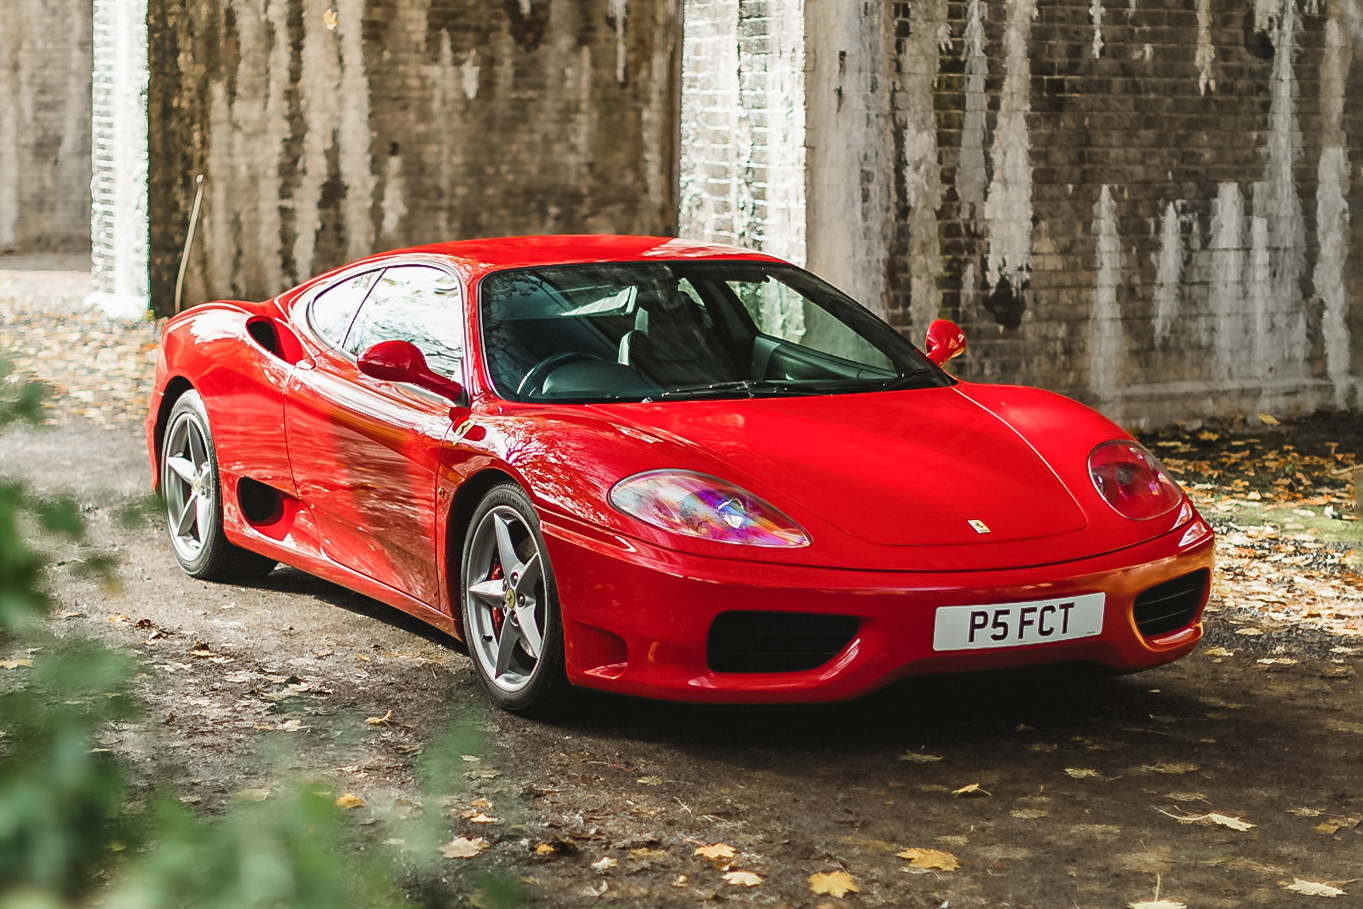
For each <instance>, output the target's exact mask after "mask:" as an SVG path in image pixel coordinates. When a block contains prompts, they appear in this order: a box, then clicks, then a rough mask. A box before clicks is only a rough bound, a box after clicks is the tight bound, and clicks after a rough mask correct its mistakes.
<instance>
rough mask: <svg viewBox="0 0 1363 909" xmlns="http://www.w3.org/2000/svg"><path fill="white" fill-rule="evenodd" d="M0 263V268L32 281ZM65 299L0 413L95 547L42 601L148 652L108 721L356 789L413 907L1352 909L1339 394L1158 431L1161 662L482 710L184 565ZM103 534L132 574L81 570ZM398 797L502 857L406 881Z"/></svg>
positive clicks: (211, 768) (1350, 545) (136, 406)
mask: <svg viewBox="0 0 1363 909" xmlns="http://www.w3.org/2000/svg"><path fill="white" fill-rule="evenodd" d="M4 264H5V263H3V262H0V288H6V287H12V286H14V285H12V284H9V283H6V282H10V281H20V282H22V280H24V278H25V276H20V278H18V279H16V278H14V277H12V275H13V271H12V270H11V271H8V272H7V271H4V270H3V268H2V266H3V265H4ZM35 273H41V272H40V271H36V270H30V272H29V275H28V277H31V275H32V274H35ZM69 277H70V276H68V278H69ZM37 283H39V284H43V280H42V279H38V280H37ZM28 286H30V287H31V286H32V285H31V284H30V285H28ZM44 286H48V287H53V286H56V285H55V282H48V283H46V284H44ZM73 286H74V285H73ZM10 292H11V293H16V294H18V295H20V296H22V293H21V292H18V291H10ZM80 293H81V292H80V290H79V289H78V288H76V289H74V290H72V291H71V293H70V295H69V296H64V297H61V299H59V300H56V301H55V302H54V301H53V300H51V299H50V300H48V301H47V302H46V303H43V304H42V305H39V304H38V303H35V302H33V301H32V300H31V299H30V300H27V301H25V302H22V303H18V302H13V301H11V302H8V303H6V302H3V301H0V319H2V320H3V323H0V324H3V325H4V334H3V336H2V337H3V340H2V341H0V346H3V347H5V348H7V349H8V350H9V351H11V352H14V353H16V354H17V361H18V365H19V368H20V371H21V372H22V373H24V374H29V375H36V376H38V377H40V378H43V379H44V380H45V381H49V382H51V383H52V384H54V385H56V386H57V387H58V389H60V390H63V392H64V393H63V394H62V396H61V397H59V398H58V399H57V400H56V402H55V404H54V406H53V408H52V409H51V411H50V415H51V425H50V426H49V427H47V428H46V429H45V430H23V431H16V432H10V433H7V434H5V435H3V436H0V472H4V473H12V474H18V475H21V476H24V477H25V478H27V479H28V480H29V481H30V482H31V483H32V484H33V485H34V486H35V487H37V488H38V489H41V490H45V491H50V492H54V493H55V492H65V493H68V494H72V495H75V496H76V497H77V498H78V499H79V500H80V501H81V503H82V504H83V507H84V508H85V511H86V514H87V516H88V517H89V520H90V525H91V533H90V538H89V540H88V541H87V542H86V543H85V544H83V545H82V546H79V547H77V546H68V547H65V548H58V549H56V550H54V552H53V557H54V559H55V560H56V564H55V565H54V567H53V570H52V576H51V577H52V582H51V583H52V589H53V593H54V596H55V598H56V600H57V602H58V609H59V614H60V615H59V617H58V618H56V619H54V621H55V622H56V624H57V627H58V629H59V630H61V631H62V632H63V633H65V634H70V635H96V636H98V637H100V638H102V639H104V640H107V641H109V642H110V643H112V644H116V645H118V646H121V647H124V648H126V649H128V650H129V651H130V652H132V653H134V654H136V655H137V656H138V659H139V661H140V665H141V666H142V671H141V674H140V675H139V685H140V689H141V693H142V696H143V697H144V699H145V701H146V703H147V711H146V715H145V717H144V718H143V719H141V720H139V721H136V722H130V723H124V724H118V725H116V726H114V727H111V728H109V729H108V730H106V732H105V734H104V735H103V736H102V739H101V742H102V744H103V746H104V747H108V748H110V749H112V750H114V751H115V752H117V753H119V754H120V755H121V756H123V757H124V758H125V759H126V760H127V761H128V763H129V765H130V766H132V767H133V768H134V770H135V771H136V773H137V774H138V775H139V778H140V779H142V780H144V781H145V782H146V783H147V784H150V783H151V782H152V781H154V780H155V781H162V782H164V783H166V784H167V785H169V786H170V787H171V789H172V791H173V792H174V793H175V794H176V795H178V796H179V797H180V798H181V799H182V800H184V801H185V802H187V803H189V804H193V805H196V806H199V807H200V808H201V809H202V810H203V811H205V812H209V813H216V812H221V811H225V810H229V806H230V804H231V802H232V801H233V800H234V799H236V798H240V797H243V795H244V794H245V795H246V797H256V796H259V795H260V794H261V793H262V792H266V791H275V790H277V789H278V788H279V787H280V786H281V785H282V781H283V780H284V779H285V778H286V777H287V776H289V775H290V774H302V775H304V776H306V777H308V778H313V779H323V780H326V781H328V782H329V783H331V784H332V785H333V786H334V787H335V788H336V789H337V791H338V792H342V791H343V792H349V793H353V794H354V795H356V796H358V797H359V799H360V800H362V801H363V802H364V804H363V805H361V806H359V807H356V808H355V809H354V810H353V812H352V816H353V817H354V819H355V821H356V823H355V825H354V830H355V838H356V841H357V844H358V845H362V846H364V847H365V848H370V849H390V850H391V851H392V855H393V862H394V863H395V865H396V866H397V867H398V868H399V869H401V870H402V871H403V873H404V874H406V875H407V879H408V880H409V881H410V886H411V888H412V895H413V897H414V898H415V899H419V900H421V901H423V902H424V903H425V904H428V905H469V904H472V905H485V904H486V902H487V900H486V899H485V898H483V897H480V896H479V891H478V888H479V886H480V884H479V883H478V875H479V874H481V873H483V872H485V871H487V870H489V869H491V870H497V871H500V872H503V873H505V874H507V875H509V876H510V877H512V878H514V879H517V880H518V881H519V882H520V886H521V887H522V888H524V891H525V893H526V895H527V898H528V899H530V900H531V901H532V902H533V903H535V904H537V905H545V906H564V907H568V906H589V905H593V904H596V903H599V902H605V903H608V904H616V905H637V906H663V905H668V906H672V905H676V906H688V905H693V904H695V903H697V902H698V901H708V900H713V899H726V900H730V901H734V902H739V903H752V904H755V905H762V906H813V907H834V906H837V907H841V906H856V905H866V906H874V905H903V906H921V907H929V906H931V907H943V906H947V905H949V906H951V907H961V906H981V907H983V906H1014V907H1055V906H1080V907H1100V906H1101V907H1124V906H1126V905H1127V904H1128V903H1131V902H1137V901H1141V900H1154V899H1156V894H1157V893H1158V895H1159V898H1160V899H1164V900H1168V901H1174V902H1177V903H1186V904H1187V905H1189V906H1198V907H1232V906H1245V905H1265V906H1286V905H1310V904H1311V902H1312V900H1313V899H1315V898H1316V897H1312V896H1310V895H1307V892H1309V891H1311V890H1312V885H1319V886H1324V887H1328V888H1337V889H1340V890H1342V891H1343V892H1344V895H1343V896H1340V897H1337V898H1336V899H1335V902H1334V903H1332V904H1331V905H1359V904H1360V902H1363V885H1360V884H1358V883H1356V882H1354V879H1355V878H1358V877H1360V876H1363V863H1361V862H1360V859H1359V856H1360V855H1363V722H1360V720H1361V719H1363V716H1360V708H1361V707H1363V679H1360V677H1359V673H1358V671H1357V670H1358V667H1359V664H1360V661H1361V660H1363V640H1359V624H1358V620H1359V607H1360V598H1359V593H1360V590H1361V589H1363V584H1361V583H1360V580H1359V577H1358V575H1357V573H1356V571H1357V561H1356V559H1357V555H1358V549H1357V541H1358V534H1357V530H1358V523H1357V522H1355V521H1351V520H1346V519H1343V518H1340V517H1337V516H1336V515H1341V514H1345V513H1346V511H1347V510H1348V509H1350V508H1351V507H1352V500H1351V498H1350V496H1351V490H1350V489H1349V487H1348V481H1347V478H1346V477H1345V475H1344V474H1343V473H1341V472H1342V471H1344V470H1345V468H1347V467H1350V466H1351V465H1352V464H1353V463H1355V462H1357V461H1358V460H1359V459H1360V451H1363V449H1361V448H1360V443H1361V442H1363V439H1360V429H1359V424H1360V423H1363V421H1361V420H1359V419H1358V418H1357V415H1354V417H1353V418H1352V419H1347V418H1344V417H1338V418H1336V417H1319V418H1314V419H1312V420H1307V421H1302V422H1295V423H1290V424H1285V425H1282V426H1278V427H1256V428H1255V429H1254V430H1253V431H1250V430H1249V429H1248V428H1247V427H1246V426H1245V425H1243V423H1241V424H1239V425H1236V421H1235V420H1230V421H1227V422H1226V423H1225V424H1220V423H1218V424H1216V425H1210V424H1209V425H1207V426H1200V427H1183V428H1182V429H1180V430H1178V431H1176V432H1175V431H1171V432H1168V433H1164V434H1159V435H1152V436H1149V437H1147V438H1146V442H1147V444H1149V445H1151V446H1152V447H1154V448H1155V449H1156V450H1157V451H1159V452H1160V453H1161V455H1162V456H1163V457H1165V458H1166V459H1167V460H1168V462H1169V463H1170V466H1171V468H1172V469H1174V470H1175V471H1176V472H1178V473H1179V475H1180V477H1181V478H1182V479H1183V480H1184V482H1185V483H1186V484H1187V485H1188V486H1189V487H1190V489H1191V490H1192V492H1193V494H1194V495H1195V496H1197V497H1198V500H1199V505H1200V506H1201V507H1202V508H1203V509H1204V511H1205V513H1207V514H1208V516H1209V517H1211V518H1212V519H1213V520H1214V521H1216V522H1217V523H1218V526H1219V527H1220V528H1221V530H1222V551H1221V557H1220V558H1221V569H1220V570H1219V572H1218V577H1217V593H1216V597H1217V598H1216V600H1215V601H1214V603H1213V607H1214V611H1213V612H1211V613H1210V614H1209V617H1208V631H1209V633H1208V640H1207V643H1206V644H1204V645H1203V646H1202V647H1201V648H1199V650H1198V651H1197V652H1196V653H1195V654H1194V655H1193V656H1191V657H1189V658H1188V659H1185V660H1183V661H1180V662H1179V663H1176V664H1173V665H1171V666H1167V667H1163V668H1161V669H1158V670H1154V671H1152V672H1147V673H1142V674H1140V675H1137V676H1128V677H1123V678H1116V679H1106V678H1104V679H1093V678H1088V677H1083V676H1078V675H1075V674H1074V673H1069V672H1046V673H1023V674H1016V673H1014V674H1008V675H1005V676H998V677H996V676H977V677H970V678H946V679H923V680H916V681H912V682H909V683H906V684H901V685H897V686H894V687H893V688H891V689H889V690H887V691H884V692H881V693H879V694H876V695H874V696H872V697H869V698H864V699H862V700H859V701H856V702H853V703H850V704H839V705H828V706H815V707H802V708H729V709H715V708H700V707H688V706H680V705H668V704H656V703H650V702H641V701H634V700H629V699H622V698H612V697H603V696H595V695H592V696H584V697H583V698H581V699H580V701H579V702H578V704H577V707H576V709H575V711H574V712H573V713H572V714H571V715H569V716H566V717H564V718H563V719H561V720H559V721H558V722H556V723H552V724H550V723H540V722H531V721H526V720H521V719H517V718H513V717H509V716H506V715H503V714H499V713H497V712H495V711H492V710H489V709H488V708H487V706H486V704H485V703H484V702H483V700H482V699H481V698H480V697H479V696H478V693H477V690H476V687H475V685H474V681H473V677H472V671H471V667H470V664H469V662H468V660H467V658H466V657H465V656H463V655H462V654H461V653H460V652H459V650H458V648H457V646H455V645H454V642H452V641H451V640H450V639H448V638H446V637H444V636H443V635H441V634H440V633H438V632H435V631H433V630H431V629H429V628H426V627H424V626H422V625H420V624H419V623H417V622H415V621H413V620H411V619H409V618H408V617H406V616H404V615H402V614H401V613H398V612H395V611H394V610H391V609H388V608H387V607H385V606H382V605H380V604H377V603H375V602H373V601H371V600H367V599H365V598H364V597H360V596H357V595H355V594H352V593H349V592H347V591H344V590H341V589H339V588H336V587H334V586H332V585H329V584H325V583H323V582H321V581H317V580H315V579H312V578H310V577H308V576H306V575H303V574H301V573H299V572H296V571H293V570H290V569H283V568H281V569H279V570H277V571H276V572H274V573H273V574H272V575H271V576H270V577H269V578H268V579H267V580H266V581H265V582H264V583H261V584H259V585H255V586H252V587H235V586H221V585H206V584H202V583H200V582H197V581H193V580H191V579H189V578H187V577H185V576H184V575H183V574H181V573H180V572H179V571H178V569H177V568H176V567H175V563H174V561H173V559H172V558H171V556H170V553H169V548H168V546H167V545H166V544H165V542H164V529H163V528H162V527H161V526H160V522H159V520H158V519H156V518H155V517H152V518H151V519H145V518H139V517H138V514H139V512H138V511H137V509H138V507H139V506H140V505H141V504H142V502H143V497H144V495H145V489H146V483H147V468H146V466H145V452H144V450H143V446H142V440H141V435H140V426H139V425H138V420H140V417H141V413H140V411H141V408H142V407H143V406H144V404H143V401H144V400H145V396H146V392H147V388H146V384H145V383H146V381H147V376H148V375H149V363H150V362H151V356H152V349H151V348H150V347H149V346H148V345H149V344H151V343H152V342H153V340H154V334H155V328H154V326H153V325H151V324H150V323H145V324H140V323H139V324H132V325H128V324H124V323H110V322H107V321H105V320H102V319H100V318H97V317H94V316H92V315H90V314H88V313H84V312H83V311H81V310H80V309H79V307H78V305H77V304H76V303H73V302H71V301H73V300H76V298H77V297H78V296H79V295H80ZM0 296H3V293H0ZM62 301H66V302H62ZM77 302H78V301H77ZM57 326H60V327H57ZM104 351H110V352H112V353H110V354H105V355H104V356H105V359H104V360H99V359H98V358H99V357H100V356H101V352H104ZM77 391H85V392H89V397H87V398H84V399H82V398H81V397H80V396H78V395H76V394H75V393H76V392H77ZM1251 420H1252V421H1253V418H1251ZM1351 427H1352V428H1351ZM1199 434H1205V435H1206V436H1216V438H1215V439H1211V438H1204V437H1202V436H1201V435H1199ZM1165 443H1172V444H1165ZM1331 443H1334V444H1333V448H1331ZM1289 446H1291V447H1290V449H1289ZM1241 450H1247V451H1248V452H1249V453H1248V454H1245V455H1240V454H1239V452H1240V451H1241ZM1204 462H1205V463H1204ZM1280 462H1281V464H1280ZM1298 474H1300V477H1299V476H1298ZM1336 474H1339V476H1336ZM1279 480H1285V481H1286V482H1285V483H1282V484H1279V483H1278V481H1279ZM1307 482H1309V483H1310V485H1309V486H1308V485H1306V483H1307ZM1237 483H1239V484H1241V485H1237ZM1254 495H1257V496H1258V497H1257V498H1254ZM1327 508H1328V509H1329V513H1328V514H1327V512H1326V509H1327ZM1300 512H1312V514H1310V515H1309V516H1308V515H1304V514H1301V513H1300ZM129 517H131V518H132V519H131V520H129ZM1293 525H1299V526H1293ZM1313 531H1314V532H1313ZM95 552H104V553H109V554H112V555H114V556H115V557H116V558H117V560H118V562H119V565H120V580H121V583H120V587H119V588H118V589H108V588H107V587H103V586H100V585H99V584H97V583H95V582H94V581H92V580H90V579H89V578H87V577H84V576H82V574H81V572H80V571H79V568H80V566H81V564H82V560H84V559H86V558H88V557H89V556H90V555H91V554H93V553H95ZM28 656H30V657H31V658H32V659H34V660H35V661H36V660H41V659H42V654H41V653H38V654H30V655H28ZM14 671H23V670H14ZM451 722H453V723H456V724H458V725H459V726H460V727H461V728H464V729H472V730H474V731H475V732H477V733H478V734H479V735H481V737H482V738H483V740H484V741H483V745H482V746H480V747H469V749H468V751H467V758H466V759H465V758H460V759H459V761H458V762H457V769H456V770H455V771H453V772H452V775H453V776H455V777H457V778H458V779H459V781H460V782H461V784H462V787H463V788H462V792H461V793H460V794H459V795H458V796H456V797H455V798H453V799H437V798H434V797H431V796H430V795H428V794H427V793H428V790H426V789H423V787H422V786H421V785H419V784H418V781H417V778H418V775H419V774H418V768H419V766H420V763H421V761H422V760H423V753H424V752H425V753H430V752H433V751H435V750H436V748H435V745H434V744H433V743H435V742H436V741H437V739H438V738H439V737H440V736H441V734H442V731H443V730H445V729H446V728H447V726H448V725H449V724H450V723H451ZM272 754H273V755H275V757H273V758H271V757H270V755H272ZM280 754H283V755H284V756H283V757H282V758H281V757H279V755H280ZM413 816H417V817H425V818H426V819H428V820H430V821H432V822H434V823H436V824H437V825H438V826H440V828H441V829H442V830H443V832H444V834H445V836H446V838H447V839H449V840H451V841H453V840H454V839H455V838H456V837H460V838H464V839H467V840H471V841H476V840H479V839H481V840H482V841H483V843H484V844H485V845H486V849H484V850H482V851H481V852H479V853H478V854H477V855H476V856H475V857H473V858H469V859H459V858H451V859H439V860H438V864H437V868H438V873H437V874H436V875H435V876H434V877H432V876H431V875H429V874H423V873H419V872H417V871H416V870H415V866H414V865H413V864H412V861H413V859H412V857H411V856H410V855H409V854H407V853H404V852H402V851H401V850H402V848H403V844H402V842H400V840H401V839H402V836H403V834H402V832H401V831H402V829H403V827H402V824H403V822H404V819H410V818H411V817H413ZM720 847H727V848H720ZM698 849H706V850H707V851H708V853H709V854H711V855H713V856H715V857H714V858H713V859H711V858H706V857H705V856H704V855H698V854H697V850H698ZM729 850H732V855H728V854H727V853H728V852H729ZM904 850H909V851H908V852H905V851H904ZM912 850H922V851H919V852H913V851H912ZM929 850H930V851H929ZM475 851H477V850H475ZM948 868H951V869H952V870H946V869H948ZM734 872H747V875H743V874H735V873H734ZM726 874H727V875H729V876H728V877H726V876H725V875H726ZM748 875H750V876H748ZM843 875H845V876H846V877H845V878H844V877H842V876H843ZM754 880H756V881H757V882H756V883H753V882H754ZM847 880H850V881H851V882H852V883H853V884H855V886H856V887H857V888H858V889H857V890H855V891H851V890H849V891H847V892H845V893H844V894H843V895H842V896H841V897H838V896H835V895H833V893H832V892H827V891H837V890H838V889H839V888H838V887H837V886H835V885H836V884H838V882H840V881H842V882H844V883H845V882H846V881H847ZM1301 881H1305V882H1307V883H1300V882H1301ZM748 884H752V885H751V886H748ZM1292 887H1296V888H1297V891H1296V892H1292V891H1290V890H1289V888H1292ZM819 890H823V891H826V892H823V893H820V892H817V891H819ZM1317 890H1319V887H1317ZM1303 891H1307V892H1303ZM1161 909H1172V905H1165V906H1162V907H1161Z"/></svg>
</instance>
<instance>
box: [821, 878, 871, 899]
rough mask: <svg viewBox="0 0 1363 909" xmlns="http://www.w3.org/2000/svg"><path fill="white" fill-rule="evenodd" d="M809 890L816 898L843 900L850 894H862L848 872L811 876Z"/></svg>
mask: <svg viewBox="0 0 1363 909" xmlns="http://www.w3.org/2000/svg"><path fill="white" fill-rule="evenodd" d="M809 889H810V890H812V891H813V892H814V894H815V895H816V896H824V895H827V896H832V897H837V898H839V899H841V898H842V897H843V896H845V895H846V894H848V893H860V892H861V888H860V887H858V886H857V882H856V881H854V880H852V875H850V874H848V873H847V872H846V871H830V872H828V873H827V874H824V873H823V872H819V873H818V874H811V875H810V876H809Z"/></svg>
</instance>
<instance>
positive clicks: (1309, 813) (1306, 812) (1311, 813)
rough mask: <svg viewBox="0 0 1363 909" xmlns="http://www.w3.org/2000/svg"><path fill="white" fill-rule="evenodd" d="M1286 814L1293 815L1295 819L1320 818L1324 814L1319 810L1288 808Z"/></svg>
mask: <svg viewBox="0 0 1363 909" xmlns="http://www.w3.org/2000/svg"><path fill="white" fill-rule="evenodd" d="M1287 813H1288V814H1295V815H1296V816H1297V817H1320V816H1321V815H1322V814H1324V813H1325V812H1324V811H1321V810H1320V809H1319V808H1289V809H1287Z"/></svg>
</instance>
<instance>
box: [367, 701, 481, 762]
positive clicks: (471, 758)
mask: <svg viewBox="0 0 1363 909" xmlns="http://www.w3.org/2000/svg"><path fill="white" fill-rule="evenodd" d="M392 715H393V711H391V710H390V711H388V716H392ZM384 719H388V717H384ZM459 760H461V761H464V762H466V763H469V764H477V763H478V762H479V761H481V760H482V758H480V757H479V756H478V755H476V754H461V755H459Z"/></svg>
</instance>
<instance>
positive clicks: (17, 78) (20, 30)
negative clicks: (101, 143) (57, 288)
mask: <svg viewBox="0 0 1363 909" xmlns="http://www.w3.org/2000/svg"><path fill="white" fill-rule="evenodd" d="M90 28H91V11H90V2H89V0H84V2H82V0H45V2H42V3H37V2H16V0H4V2H0V250H6V249H20V250H35V249H74V250H79V249H83V248H85V247H87V246H89V244H90V60H91V50H90Z"/></svg>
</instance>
